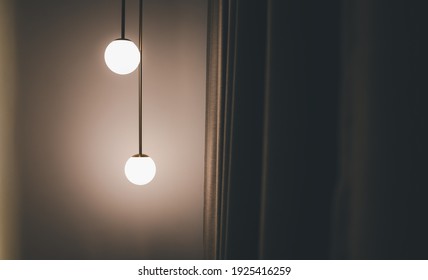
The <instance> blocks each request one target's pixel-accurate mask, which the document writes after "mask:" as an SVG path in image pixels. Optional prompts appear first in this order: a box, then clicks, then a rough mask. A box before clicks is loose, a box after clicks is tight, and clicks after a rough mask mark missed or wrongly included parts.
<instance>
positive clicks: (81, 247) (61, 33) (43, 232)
mask: <svg viewBox="0 0 428 280" xmlns="http://www.w3.org/2000/svg"><path fill="white" fill-rule="evenodd" d="M117 2H118V3H114V1H101V0H97V1H83V0H80V1H66V2H63V1H48V0H43V1H41V2H39V1H38V2H37V3H35V2H34V1H29V0H26V1H21V2H20V3H21V4H18V6H17V17H18V19H17V22H18V33H17V34H18V51H19V57H18V59H19V77H20V81H19V101H18V112H17V116H18V121H19V128H20V129H19V132H18V133H19V134H18V136H19V142H18V143H19V145H20V146H21V147H22V149H20V152H21V157H22V156H23V155H24V154H25V155H26V158H30V159H31V160H29V161H21V162H20V169H21V170H22V173H23V174H24V176H23V180H22V184H21V189H22V201H23V205H25V207H24V208H23V211H22V219H21V221H22V223H21V225H22V232H23V239H22V255H23V257H24V258H30V259H32V258H36V259H38V258H49V259H50V258H85V259H86V258H96V259H105V258H107V259H116V258H117V259H123V258H125V259H133V258H138V259H146V258H152V259H164V258H172V259H180V258H193V259H196V258H201V257H202V203H203V156H204V120H205V112H204V111H205V44H206V14H207V13H206V1H200V0H185V1H183V0H174V1H171V0H161V1H160V0H149V1H145V17H144V86H143V88H144V101H143V102H144V105H143V106H144V110H143V125H144V127H143V129H144V131H143V152H144V153H147V154H149V155H150V156H151V157H152V158H153V159H154V160H155V161H156V165H157V175H156V177H155V179H154V180H153V182H152V183H150V184H149V185H147V186H143V187H137V186H135V185H132V184H131V183H129V182H128V181H127V179H126V178H125V176H124V172H123V168H124V164H125V162H126V160H127V159H128V157H129V156H130V155H133V154H135V153H136V152H137V151H138V150H137V149H138V135H137V133H138V124H137V114H138V107H137V106H138V105H137V100H138V95H137V73H133V74H131V75H128V76H119V75H115V74H114V73H111V71H110V70H108V69H107V67H106V66H105V64H104V60H103V54H104V49H105V47H106V45H107V44H108V43H109V42H110V41H111V40H112V39H115V38H116V37H118V35H119V27H120V26H119V23H120V21H119V19H120V18H119V16H120V1H117ZM134 2H135V3H134ZM116 4H118V5H116ZM137 5H138V1H128V11H129V16H128V18H129V21H128V22H127V28H128V30H127V33H128V35H127V36H129V37H130V38H131V39H134V41H137V40H136V38H137V32H138V30H137V16H138V15H137V12H136V11H137ZM133 11H134V12H133ZM52 38H55V39H54V40H52ZM21 157H20V158H21Z"/></svg>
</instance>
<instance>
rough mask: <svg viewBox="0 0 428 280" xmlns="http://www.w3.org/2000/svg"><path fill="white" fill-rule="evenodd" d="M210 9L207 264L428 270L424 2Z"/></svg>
mask: <svg viewBox="0 0 428 280" xmlns="http://www.w3.org/2000/svg"><path fill="white" fill-rule="evenodd" d="M209 2H210V10H209V27H208V28H209V38H208V71H207V134H206V139H207V140H206V141H207V142H206V182H205V190H206V192H205V193H206V195H205V228H204V230H205V252H206V258H210V259H259V258H262V259H330V258H333V259H426V258H428V242H427V240H426V236H428V225H427V222H426V217H427V215H428V203H426V200H427V198H428V176H427V175H426V174H428V172H427V168H428V164H426V162H427V160H426V159H427V156H428V153H427V148H426V144H427V143H428V141H427V140H428V133H427V129H428V126H427V120H428V110H427V109H426V107H427V104H428V102H427V101H428V98H427V94H428V86H427V83H426V80H427V78H426V77H427V74H428V71H427V66H426V65H428V59H427V54H426V52H427V50H428V44H427V39H426V38H427V31H428V30H427V27H428V18H427V17H426V16H425V15H424V9H423V8H424V7H423V3H422V2H421V1H406V2H403V1H395V0H392V1H380V0H375V1H373V0H329V1H316V0H303V1H302V0H268V1H262V0H211V1H209Z"/></svg>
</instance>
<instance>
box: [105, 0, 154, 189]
mask: <svg viewBox="0 0 428 280" xmlns="http://www.w3.org/2000/svg"><path fill="white" fill-rule="evenodd" d="M139 10H140V11H139V32H138V33H139V49H137V55H138V57H137V58H136V59H135V57H134V54H132V55H131V54H130V53H131V51H130V50H131V49H133V47H131V44H132V45H133V46H135V44H134V43H133V42H132V41H130V40H127V39H125V0H122V38H121V39H118V40H115V41H113V42H112V43H110V44H109V45H108V46H107V49H106V52H105V59H106V63H107V66H108V67H109V68H110V69H111V70H112V71H113V72H115V73H118V74H128V73H130V72H132V71H134V70H135V68H136V67H137V66H138V64H139V68H138V154H136V155H133V156H131V157H130V158H129V159H128V160H127V161H126V164H125V175H126V178H127V179H128V180H129V181H130V182H131V183H133V184H135V185H145V184H148V183H150V182H151V181H152V180H153V178H154V177H155V174H156V165H155V162H154V161H153V160H152V158H151V157H149V156H148V155H146V154H143V153H142V143H143V137H142V136H143V124H142V117H143V65H142V54H143V52H142V45H143V0H140V9H139ZM125 42H126V43H125ZM112 44H113V45H112ZM110 47H111V50H109V48H110ZM135 48H137V47H136V46H135ZM113 50H114V51H113ZM113 55H117V56H114V57H113ZM127 55H129V56H127ZM131 56H132V59H131V58H130V57H131ZM107 57H108V58H107ZM128 58H129V60H128ZM107 61H109V62H107ZM112 61H115V62H114V63H113V64H114V66H113V68H114V69H112V67H110V66H111V65H109V63H110V62H112ZM116 62H117V63H116ZM115 63H116V64H115ZM135 63H136V66H135V68H134V69H133V70H131V71H130V72H128V71H129V70H130V69H132V67H134V65H135ZM116 66H119V67H116ZM122 66H123V68H122ZM124 69H126V70H127V71H121V70H124ZM118 70H119V71H118ZM119 72H120V73H119ZM126 72H127V73H126Z"/></svg>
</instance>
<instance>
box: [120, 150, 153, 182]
mask: <svg viewBox="0 0 428 280" xmlns="http://www.w3.org/2000/svg"><path fill="white" fill-rule="evenodd" d="M155 174H156V165H155V162H154V161H153V160H152V158H151V157H149V156H148V155H145V154H139V155H134V156H132V157H130V158H129V159H128V161H127V162H126V164H125V175H126V178H128V180H129V182H131V183H133V184H135V185H145V184H148V183H150V182H151V181H152V180H153V178H154V177H155Z"/></svg>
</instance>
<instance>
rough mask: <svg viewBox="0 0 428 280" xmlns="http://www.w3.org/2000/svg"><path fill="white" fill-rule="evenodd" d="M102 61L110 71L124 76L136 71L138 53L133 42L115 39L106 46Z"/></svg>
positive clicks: (138, 58)
mask: <svg viewBox="0 0 428 280" xmlns="http://www.w3.org/2000/svg"><path fill="white" fill-rule="evenodd" d="M104 60H105V62H106V64H107V66H108V68H110V70H111V71H113V72H114V73H117V74H120V75H126V74H129V73H131V72H133V71H134V70H135V69H137V67H138V64H140V51H139V49H138V48H137V46H136V45H135V44H134V42H132V41H130V40H127V39H117V40H114V41H113V42H111V43H110V44H109V45H108V46H107V48H106V51H105V52H104Z"/></svg>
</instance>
